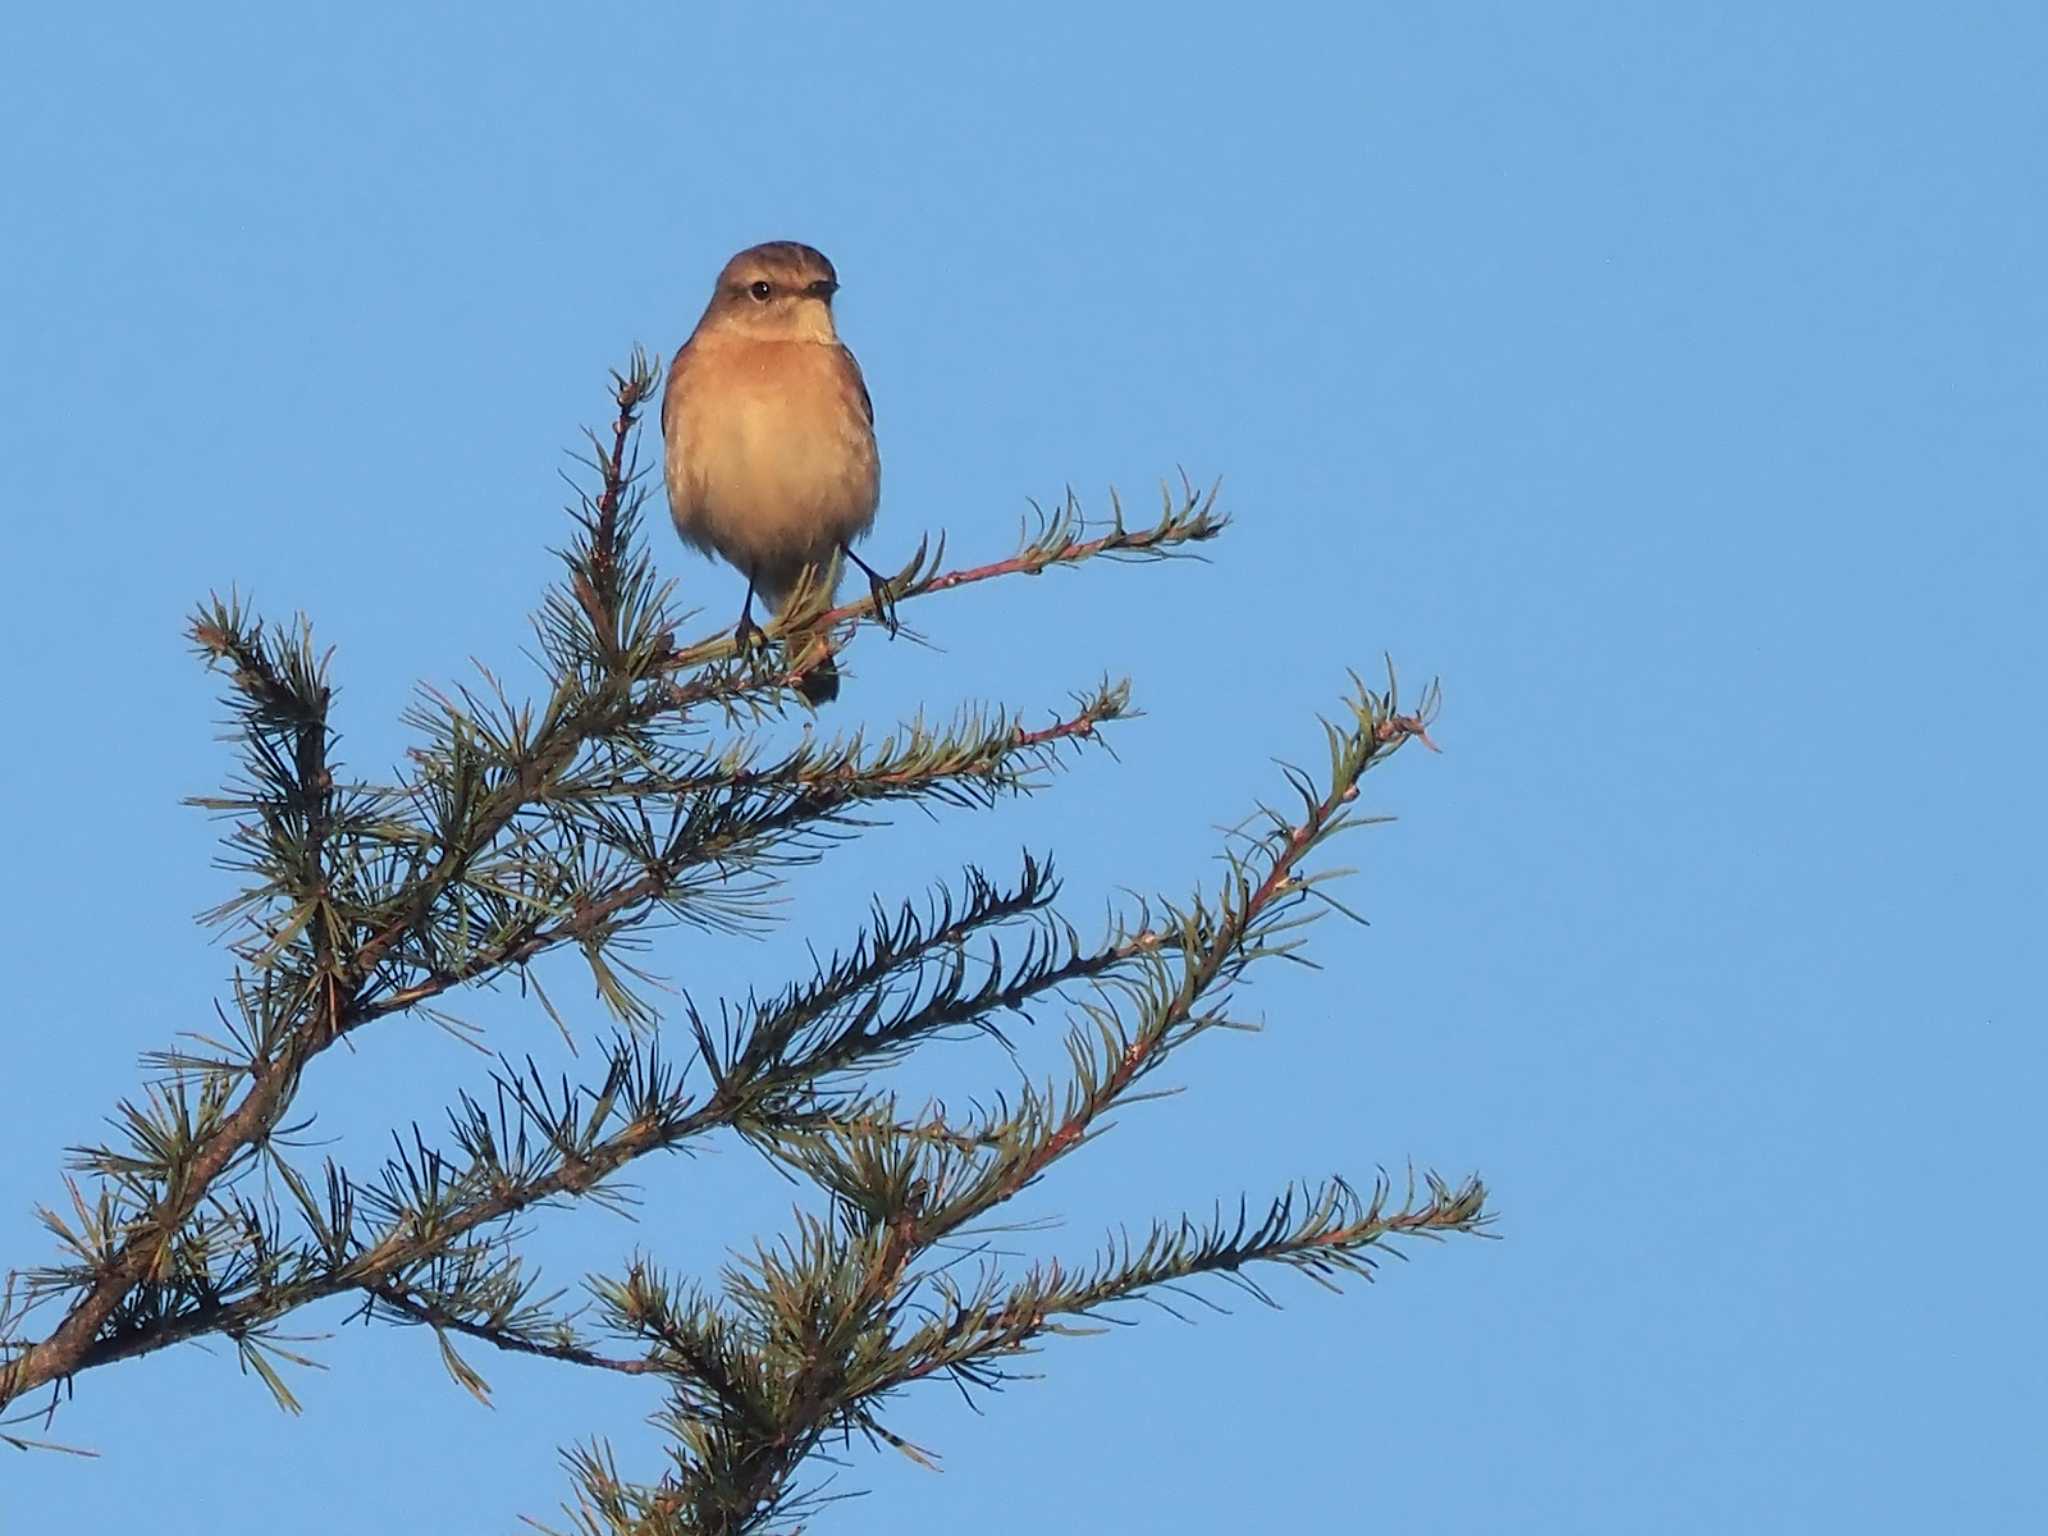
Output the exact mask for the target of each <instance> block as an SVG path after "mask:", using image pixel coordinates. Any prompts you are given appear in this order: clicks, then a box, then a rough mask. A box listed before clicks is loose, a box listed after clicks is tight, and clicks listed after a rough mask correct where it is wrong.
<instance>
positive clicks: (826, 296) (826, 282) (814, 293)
mask: <svg viewBox="0 0 2048 1536" xmlns="http://www.w3.org/2000/svg"><path fill="white" fill-rule="evenodd" d="M838 291H839V285H838V284H837V283H835V282H833V281H832V279H831V278H829V277H821V278H819V279H818V280H817V281H816V282H815V283H813V284H811V285H810V287H808V288H806V289H805V290H804V292H805V293H807V294H809V295H810V296H811V297H812V298H814V299H823V300H824V301H825V302H826V303H827V304H830V303H831V302H832V295H833V294H835V293H837V292H838Z"/></svg>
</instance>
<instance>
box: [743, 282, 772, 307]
mask: <svg viewBox="0 0 2048 1536" xmlns="http://www.w3.org/2000/svg"><path fill="white" fill-rule="evenodd" d="M747 292H749V293H751V294H752V295H753V296H754V302H755V303H756V304H766V303H767V302H768V299H769V296H770V295H772V294H773V293H774V292H775V285H774V284H773V283H756V284H754V285H753V287H751V288H749V289H748V290H747Z"/></svg>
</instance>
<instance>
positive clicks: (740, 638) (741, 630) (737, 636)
mask: <svg viewBox="0 0 2048 1536" xmlns="http://www.w3.org/2000/svg"><path fill="white" fill-rule="evenodd" d="M732 643H733V649H734V650H736V651H737V652H738V653H739V654H740V655H741V656H751V655H753V654H754V653H755V652H756V651H762V650H766V649H767V647H768V631H767V630H765V629H763V628H762V627H761V626H760V625H759V624H758V623H756V622H755V621H754V616H753V614H752V613H743V614H741V615H740V622H739V625H738V627H737V628H735V629H734V630H733V632H732Z"/></svg>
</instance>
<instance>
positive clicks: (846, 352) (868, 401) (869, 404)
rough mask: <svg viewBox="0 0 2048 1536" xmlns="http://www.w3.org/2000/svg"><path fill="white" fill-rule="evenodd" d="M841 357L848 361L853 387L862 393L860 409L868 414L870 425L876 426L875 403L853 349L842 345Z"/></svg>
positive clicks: (848, 372)
mask: <svg viewBox="0 0 2048 1536" xmlns="http://www.w3.org/2000/svg"><path fill="white" fill-rule="evenodd" d="M839 355H840V356H841V357H842V358H844V359H845V360H846V374H847V377H848V378H849V379H851V380H852V381H853V387H854V388H855V389H857V390H859V391H860V408H861V410H862V411H863V412H865V413H866V415H867V418H868V425H869V426H871V427H872V426H873V425H874V424H875V402H874V399H873V397H872V396H870V395H869V394H868V381H867V380H866V379H864V378H862V377H861V376H860V364H859V363H857V362H855V361H854V357H853V351H852V349H851V348H849V347H846V346H844V345H842V346H841V347H840V349H839Z"/></svg>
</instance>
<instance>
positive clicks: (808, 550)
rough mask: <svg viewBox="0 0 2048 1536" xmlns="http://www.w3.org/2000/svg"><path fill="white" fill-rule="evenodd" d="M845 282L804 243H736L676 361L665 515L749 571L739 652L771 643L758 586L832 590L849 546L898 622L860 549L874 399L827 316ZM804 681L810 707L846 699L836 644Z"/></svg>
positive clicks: (871, 499) (874, 491) (872, 472)
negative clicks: (742, 246) (811, 582)
mask: <svg viewBox="0 0 2048 1536" xmlns="http://www.w3.org/2000/svg"><path fill="white" fill-rule="evenodd" d="M838 290H839V274H838V273H836V272H835V271H833V269H832V263H831V262H829V261H827V260H826V259H825V257H824V255H823V253H821V252H819V251H815V250H813V249H812V248H811V247H810V246H808V245H799V244H797V243H796V242H795V241H793V240H775V241H771V242H769V243H768V244H766V245H757V246H753V247H751V248H749V249H747V250H744V251H741V252H740V253H739V255H737V256H735V257H733V259H732V260H731V261H728V262H727V263H726V264H725V270H724V271H722V272H720V273H719V274H718V286H717V287H716V288H715V289H713V290H712V294H711V302H710V303H709V304H707V305H705V306H704V315H703V318H702V319H700V320H699V321H698V322H697V328H696V330H694V331H692V332H691V333H690V339H689V341H688V342H687V343H686V344H685V345H684V347H683V349H682V350H681V351H680V352H678V353H677V354H676V359H675V362H674V363H672V364H671V365H670V366H669V373H668V389H667V392H666V393H665V394H664V395H663V396H662V401H661V432H662V438H663V441H664V444H665V449H666V455H665V464H664V468H665V469H666V471H667V480H668V505H669V512H670V514H671V515H672V516H673V517H674V518H675V524H676V532H678V533H680V534H681V535H682V536H683V539H684V541H685V542H686V543H689V544H692V545H694V546H696V547H697V548H698V549H700V550H703V551H704V552H705V553H706V554H715V555H717V556H719V557H720V558H722V559H723V560H725V561H726V562H727V563H728V564H730V565H732V566H734V567H735V568H736V569H738V571H739V572H740V574H741V575H743V576H745V577H746V578H747V597H746V602H745V603H744V604H743V605H742V606H741V609H740V622H739V628H738V629H737V630H736V631H735V638H736V639H737V640H738V642H739V645H740V649H741V650H742V651H743V652H744V651H745V650H746V649H747V648H748V647H749V646H751V645H755V644H759V643H761V641H762V640H763V635H762V630H761V626H760V625H758V624H757V623H755V622H754V597H755V595H756V594H757V593H758V594H759V595H760V597H761V598H762V599H763V600H764V601H765V602H766V603H767V604H768V605H769V607H770V609H771V610H778V611H779V610H780V609H781V607H782V606H783V604H784V603H785V601H786V600H787V599H788V597H789V595H790V592H791V590H792V589H793V588H794V587H795V586H796V585H797V583H798V582H799V581H800V580H801V579H802V578H803V575H804V573H805V571H806V570H809V571H812V572H814V573H815V579H816V580H817V581H818V582H821V583H823V584H824V585H825V586H826V587H828V588H829V589H831V590H832V591H836V590H837V587H838V581H839V557H840V556H841V555H844V556H846V558H848V559H850V560H852V561H853V563H854V564H856V565H858V566H859V567H860V568H861V570H863V571H865V572H866V573H867V577H868V581H869V583H870V585H871V586H872V587H873V589H874V592H875V606H876V611H877V612H878V613H879V614H880V615H881V617H882V618H883V620H884V622H886V623H889V624H891V626H892V628H893V624H894V620H893V616H892V614H891V613H890V611H889V589H888V583H887V581H886V580H884V579H883V578H882V577H881V576H879V575H877V574H876V573H875V571H874V570H873V569H872V568H871V567H870V566H869V565H868V564H867V562H866V561H864V560H862V559H861V558H860V557H859V556H858V555H856V554H854V552H853V549H852V543H853V541H854V540H855V539H857V538H859V537H860V536H861V535H862V534H864V533H866V532H867V530H868V527H869V525H870V524H871V523H873V522H874V520H875V507H876V504H877V503H878V502H879V500H880V499H881V491H882V466H881V459H880V456H879V455H878V454H877V453H876V451H875V408H874V403H873V402H872V401H871V400H870V399H869V398H868V390H867V385H866V384H865V383H864V382H863V381H862V379H861V376H860V365H859V364H858V363H856V362H855V361H854V360H853V354H852V353H851V352H849V351H848V350H847V349H846V347H845V346H844V345H843V344H842V343H841V342H840V340H839V333H838V331H836V330H835V329H834V328H833V325H832V295H833V294H834V293H836V292H838ZM827 595H828V596H829V595H830V593H829V592H828V594H827ZM819 648H822V641H820V643H819ZM804 660H805V656H804V655H803V654H801V653H798V654H796V655H795V656H794V661H795V664H797V665H799V666H801V665H803V663H804ZM801 687H802V690H803V693H804V696H805V697H806V698H808V699H809V700H810V701H811V702H812V703H813V704H822V703H824V702H825V701H826V700H828V699H831V698H834V697H836V696H837V695H838V693H839V671H838V668H837V667H836V666H834V665H833V662H832V656H831V653H830V651H829V650H828V651H826V652H825V655H824V659H823V660H822V661H820V662H817V663H815V664H814V665H812V666H810V667H809V668H808V669H807V670H806V672H805V675H804V677H803V680H802V684H801Z"/></svg>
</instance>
